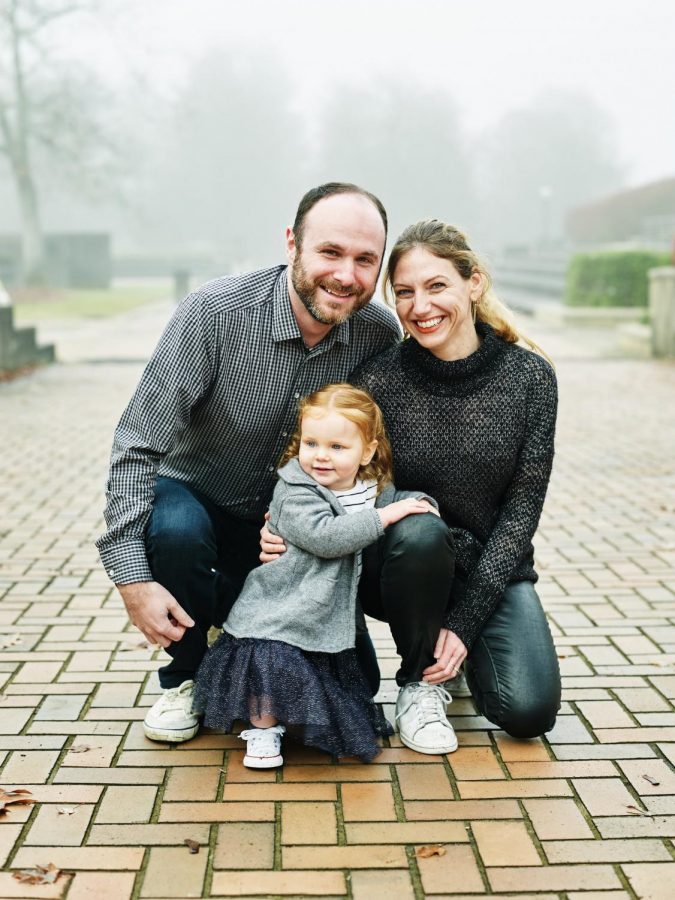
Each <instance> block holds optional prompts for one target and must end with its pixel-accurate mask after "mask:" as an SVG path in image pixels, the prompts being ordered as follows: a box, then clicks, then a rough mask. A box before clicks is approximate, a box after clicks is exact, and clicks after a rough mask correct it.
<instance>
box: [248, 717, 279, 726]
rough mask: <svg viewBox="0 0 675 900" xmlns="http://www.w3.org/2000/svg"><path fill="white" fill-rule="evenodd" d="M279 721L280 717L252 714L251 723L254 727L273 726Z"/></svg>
mask: <svg viewBox="0 0 675 900" xmlns="http://www.w3.org/2000/svg"><path fill="white" fill-rule="evenodd" d="M277 722H278V719H275V718H274V716H251V725H253V727H254V728H271V727H272V726H273V725H276V724H277Z"/></svg>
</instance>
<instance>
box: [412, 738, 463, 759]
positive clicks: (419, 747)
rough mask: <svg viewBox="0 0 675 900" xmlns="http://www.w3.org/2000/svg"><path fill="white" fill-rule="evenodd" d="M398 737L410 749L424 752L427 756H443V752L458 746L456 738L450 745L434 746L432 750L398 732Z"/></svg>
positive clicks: (452, 751) (450, 750) (449, 751)
mask: <svg viewBox="0 0 675 900" xmlns="http://www.w3.org/2000/svg"><path fill="white" fill-rule="evenodd" d="M399 739H400V741H401V743H402V744H405V745H406V747H409V748H410V749H411V750H415V751H416V752H417V753H426V754H427V755H429V756H443V754H444V753H454V752H455V750H456V749H457V748H458V747H459V744H458V742H457V740H455V743H454V744H452V745H448V744H446V746H445V747H443V748H441V747H434V749H433V750H432V749H431V748H430V747H423V746H422V745H420V744H416V743H415V741H411V740H410V739H409V738H407V737H404V736H403V735H402V734H399Z"/></svg>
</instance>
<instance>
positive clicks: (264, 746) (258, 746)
mask: <svg viewBox="0 0 675 900" xmlns="http://www.w3.org/2000/svg"><path fill="white" fill-rule="evenodd" d="M285 731H286V728H285V727H284V726H283V725H272V726H271V727H270V728H247V729H246V731H242V732H240V734H239V737H240V738H241V739H242V740H243V741H247V742H248V750H249V751H250V752H251V753H252V754H253V755H254V756H262V757H264V756H276V754H277V753H278V752H279V746H280V741H281V735H282V734H284V733H285Z"/></svg>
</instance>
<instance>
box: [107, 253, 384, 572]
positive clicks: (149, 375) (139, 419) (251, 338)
mask: <svg viewBox="0 0 675 900" xmlns="http://www.w3.org/2000/svg"><path fill="white" fill-rule="evenodd" d="M286 273H287V269H286V266H277V267H274V268H271V269H264V270H261V271H258V272H252V273H249V274H246V275H238V276H234V277H228V278H219V279H217V280H215V281H211V282H209V283H208V284H205V285H203V286H202V287H201V288H200V289H199V290H197V291H196V292H195V293H193V294H191V295H190V296H188V297H187V298H186V299H185V300H184V301H183V302H182V303H181V305H180V306H179V308H178V309H177V311H176V313H175V314H174V316H173V317H172V319H171V321H170V322H169V324H168V326H167V328H166V330H165V332H164V334H163V335H162V337H161V339H160V341H159V344H158V345H157V348H156V350H155V352H154V353H153V355H152V357H151V359H150V362H149V363H148V365H147V367H146V369H145V371H144V373H143V375H142V377H141V380H140V382H139V384H138V387H137V388H136V391H135V392H134V395H133V396H132V398H131V401H130V403H129V405H128V406H127V408H126V410H125V412H124V413H123V415H122V418H121V419H120V422H119V425H118V426H117V429H116V431H115V438H114V442H113V449H112V456H111V464H110V474H109V478H108V484H107V494H106V496H107V501H108V502H107V506H106V510H105V519H106V524H107V526H108V530H107V531H106V533H105V534H104V535H102V536H101V537H100V538H99V540H98V541H97V547H98V549H99V552H100V554H101V559H102V561H103V565H104V566H105V569H106V571H107V573H108V575H109V576H110V578H111V579H112V580H113V581H114V582H115V583H116V584H128V583H130V582H134V581H150V580H152V574H151V572H150V567H149V565H148V560H147V555H146V550H145V541H144V533H145V527H146V525H147V522H148V519H149V517H150V512H151V509H152V502H153V498H154V485H155V479H156V476H157V474H160V475H165V476H168V477H171V478H177V479H179V480H181V481H185V482H188V483H189V484H190V485H192V486H193V487H194V488H196V489H197V490H199V491H201V492H202V493H203V494H205V495H206V496H207V497H209V498H210V499H211V500H212V501H213V502H214V503H217V504H218V505H219V506H221V507H222V508H223V509H224V510H226V511H227V512H228V513H230V514H232V515H234V516H238V517H240V518H243V519H248V520H254V521H259V520H261V519H262V516H263V514H264V511H265V509H266V508H267V505H268V503H269V500H270V497H271V495H272V491H273V489H274V485H275V482H276V474H275V473H276V464H277V461H278V460H279V457H280V456H281V454H282V452H283V450H284V448H285V446H286V444H287V443H288V440H289V438H290V436H291V434H292V433H293V430H294V428H295V425H296V417H297V406H298V400H299V399H300V398H301V397H303V396H305V395H306V394H309V393H311V392H312V391H314V390H316V389H317V388H319V387H321V386H323V385H324V384H328V383H330V382H334V381H344V380H345V379H346V378H347V377H348V375H349V373H350V372H351V371H352V370H353V369H354V368H356V366H358V365H359V363H361V362H363V361H364V360H366V359H369V358H370V357H371V356H374V355H375V354H377V353H380V352H381V351H382V350H385V349H386V348H387V347H390V346H391V345H392V344H393V343H395V342H396V341H397V340H398V338H399V330H398V326H397V324H396V321H395V319H394V317H393V315H392V314H391V313H390V312H389V310H388V309H386V307H384V306H383V305H382V304H379V303H370V304H369V305H368V306H366V307H365V308H364V309H362V310H359V312H357V313H356V314H355V315H353V316H352V317H351V318H350V319H349V320H348V321H346V322H343V323H342V324H341V325H337V326H335V327H334V328H332V329H331V331H330V332H329V333H328V335H327V336H326V337H325V338H324V339H323V340H322V341H321V342H320V343H319V344H317V345H316V346H315V347H312V348H311V349H309V348H307V347H306V346H305V343H304V341H303V340H302V336H301V334H300V329H299V327H298V324H297V321H296V319H295V316H294V315H293V311H292V308H291V301H290V297H289V294H288V281H287V274H286Z"/></svg>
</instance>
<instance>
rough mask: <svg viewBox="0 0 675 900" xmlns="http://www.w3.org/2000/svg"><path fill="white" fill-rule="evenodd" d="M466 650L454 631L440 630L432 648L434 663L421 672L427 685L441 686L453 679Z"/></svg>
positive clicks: (464, 657)
mask: <svg viewBox="0 0 675 900" xmlns="http://www.w3.org/2000/svg"><path fill="white" fill-rule="evenodd" d="M466 654H467V649H466V647H465V646H464V644H463V643H462V641H461V640H460V639H459V638H458V637H457V635H456V634H455V632H454V631H450V630H449V629H448V628H441V630H440V633H439V635H438V640H437V641H436V646H435V648H434V656H435V657H436V662H435V663H434V665H433V666H429V667H428V668H426V669H425V670H424V671H423V672H422V676H423V678H424V680H425V681H426V682H427V684H441V683H442V682H443V681H447V680H448V678H454V677H455V675H457V673H458V672H459V667H460V666H461V665H462V663H463V662H464V660H465V659H466Z"/></svg>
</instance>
